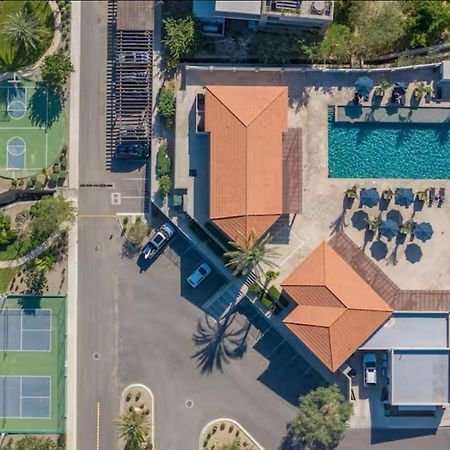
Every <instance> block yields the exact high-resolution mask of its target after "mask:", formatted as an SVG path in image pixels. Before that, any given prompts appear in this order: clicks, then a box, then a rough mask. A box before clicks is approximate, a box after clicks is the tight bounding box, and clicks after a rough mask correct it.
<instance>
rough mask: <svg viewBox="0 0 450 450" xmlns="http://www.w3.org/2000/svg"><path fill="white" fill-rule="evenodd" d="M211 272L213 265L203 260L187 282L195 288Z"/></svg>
mask: <svg viewBox="0 0 450 450" xmlns="http://www.w3.org/2000/svg"><path fill="white" fill-rule="evenodd" d="M211 272H212V268H211V266H210V265H209V264H208V263H205V262H203V263H201V264H200V265H199V266H198V267H197V268H196V269H195V270H194V271H193V272H192V273H191V274H190V275H189V278H188V279H187V282H188V283H189V284H190V285H191V286H192V287H193V288H196V287H197V286H198V285H199V284H200V283H202V282H203V281H204V280H205V278H206V277H207V276H208V275H209V274H210V273H211Z"/></svg>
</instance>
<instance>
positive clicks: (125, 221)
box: [123, 216, 130, 395]
mask: <svg viewBox="0 0 450 450" xmlns="http://www.w3.org/2000/svg"><path fill="white" fill-rule="evenodd" d="M129 220H130V219H129V218H128V216H125V217H124V218H123V224H124V225H126V224H127V223H128V221H129ZM128 395H130V394H128Z"/></svg>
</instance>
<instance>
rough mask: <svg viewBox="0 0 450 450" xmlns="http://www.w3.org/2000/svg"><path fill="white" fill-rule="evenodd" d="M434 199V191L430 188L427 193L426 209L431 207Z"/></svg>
mask: <svg viewBox="0 0 450 450" xmlns="http://www.w3.org/2000/svg"><path fill="white" fill-rule="evenodd" d="M435 199H436V189H435V188H434V187H433V188H430V190H429V191H428V207H430V206H432V205H433V202H434V200H435Z"/></svg>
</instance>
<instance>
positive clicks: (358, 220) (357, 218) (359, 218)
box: [352, 209, 369, 231]
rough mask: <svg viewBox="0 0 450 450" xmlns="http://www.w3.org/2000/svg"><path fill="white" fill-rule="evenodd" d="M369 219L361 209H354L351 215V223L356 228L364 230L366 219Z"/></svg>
mask: <svg viewBox="0 0 450 450" xmlns="http://www.w3.org/2000/svg"><path fill="white" fill-rule="evenodd" d="M368 220H369V216H368V214H367V213H366V212H365V211H363V210H362V209H360V210H358V211H355V212H354V213H353V216H352V225H353V226H354V227H355V228H356V229H357V230H358V231H361V230H364V229H365V228H367V221H368Z"/></svg>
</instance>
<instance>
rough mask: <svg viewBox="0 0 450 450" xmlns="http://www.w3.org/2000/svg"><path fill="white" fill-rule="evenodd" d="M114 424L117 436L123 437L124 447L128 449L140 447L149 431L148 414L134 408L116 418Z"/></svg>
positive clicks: (132, 449)
mask: <svg viewBox="0 0 450 450" xmlns="http://www.w3.org/2000/svg"><path fill="white" fill-rule="evenodd" d="M116 425H117V429H118V432H119V437H120V438H122V439H125V442H126V448H127V449H130V450H135V449H140V448H141V447H142V444H144V443H145V442H146V440H147V436H148V434H149V431H150V428H149V424H148V416H147V415H145V414H140V413H137V412H136V411H134V410H133V411H130V412H126V413H124V414H122V415H121V416H120V417H119V418H118V419H117V420H116Z"/></svg>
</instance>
